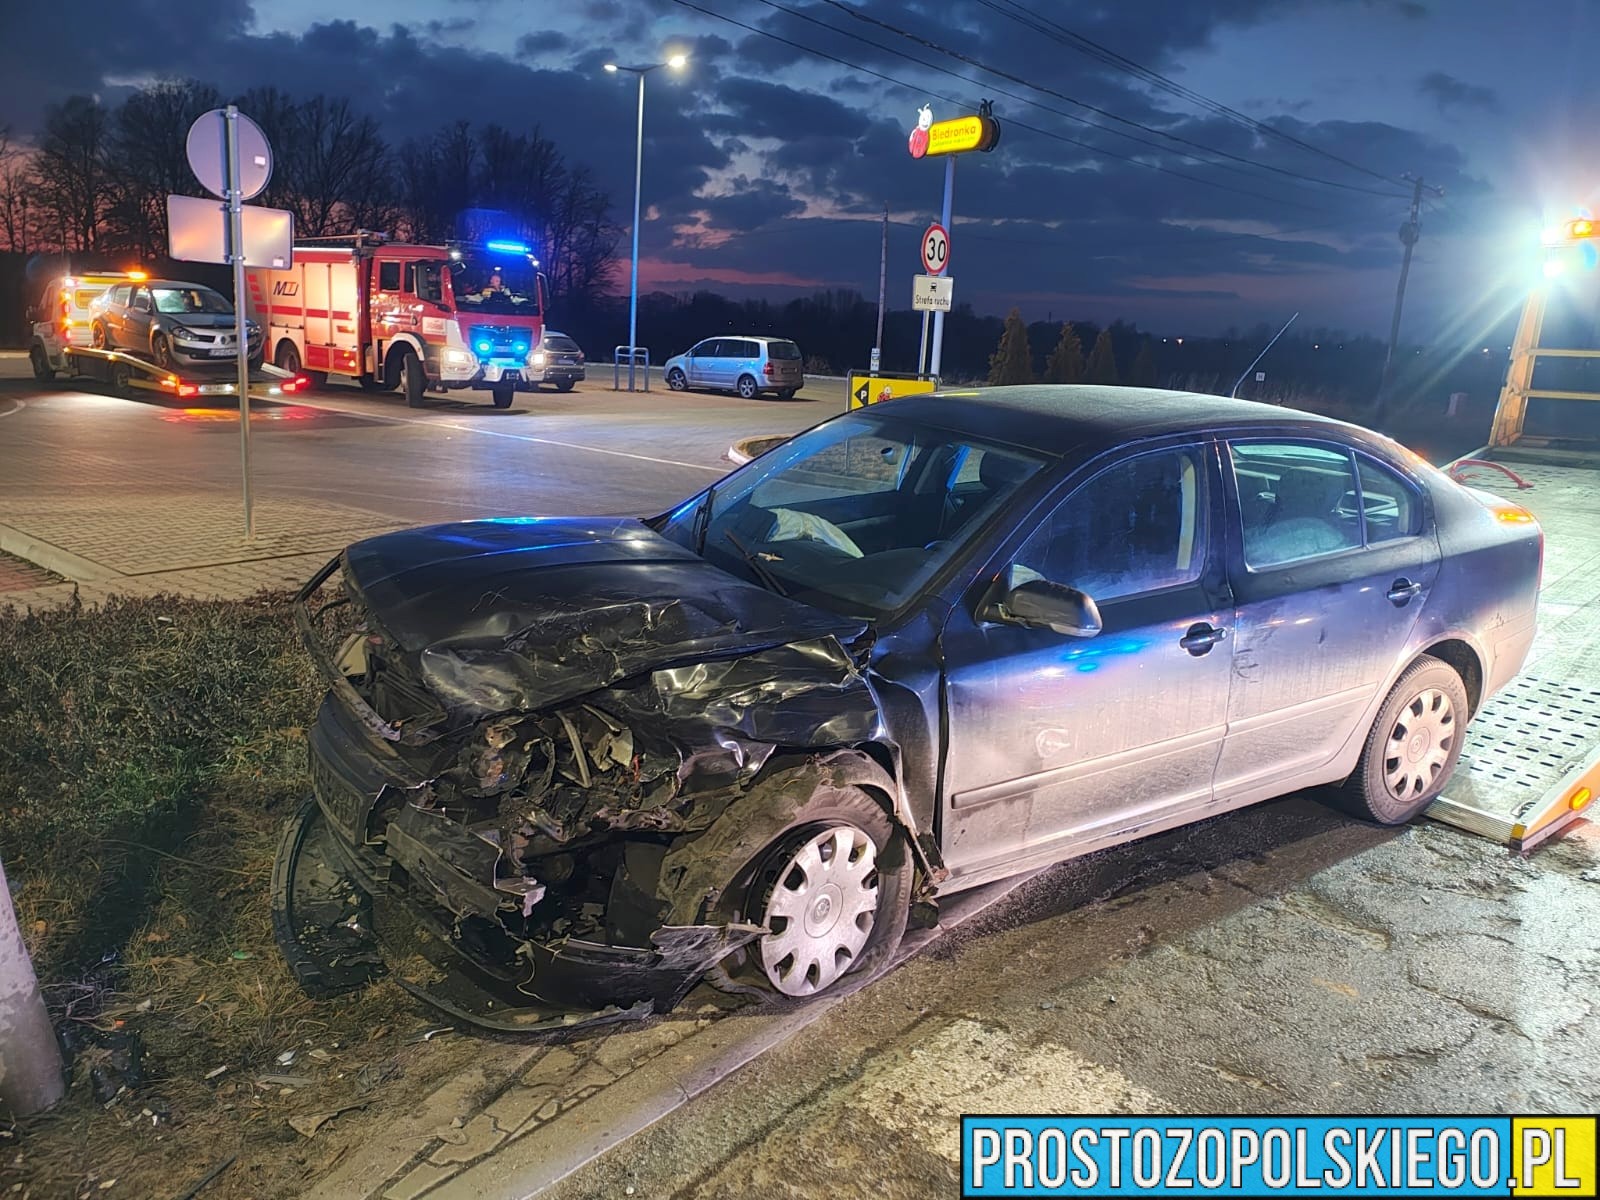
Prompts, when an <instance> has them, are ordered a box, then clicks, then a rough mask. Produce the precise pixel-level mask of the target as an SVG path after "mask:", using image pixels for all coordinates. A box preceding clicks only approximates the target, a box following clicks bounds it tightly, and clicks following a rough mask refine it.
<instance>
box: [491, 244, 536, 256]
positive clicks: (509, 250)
mask: <svg viewBox="0 0 1600 1200" xmlns="http://www.w3.org/2000/svg"><path fill="white" fill-rule="evenodd" d="M484 245H485V246H486V247H487V248H488V249H490V250H495V251H498V252H499V253H501V254H527V253H528V248H527V247H526V246H524V245H523V244H522V243H521V242H485V243H484Z"/></svg>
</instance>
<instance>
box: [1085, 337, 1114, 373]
mask: <svg viewBox="0 0 1600 1200" xmlns="http://www.w3.org/2000/svg"><path fill="white" fill-rule="evenodd" d="M1088 378H1089V382H1090V383H1107V384H1115V383H1116V382H1117V352H1116V350H1114V349H1113V348H1112V346H1111V331H1110V330H1109V329H1102V330H1101V331H1100V336H1099V337H1097V338H1095V340H1094V349H1093V350H1092V351H1091V352H1090V354H1089V368H1088Z"/></svg>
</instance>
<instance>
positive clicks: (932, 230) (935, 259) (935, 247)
mask: <svg viewBox="0 0 1600 1200" xmlns="http://www.w3.org/2000/svg"><path fill="white" fill-rule="evenodd" d="M949 265H950V234H949V232H948V231H947V230H946V229H945V227H944V226H943V225H940V224H939V223H938V222H937V221H935V222H934V223H933V224H932V225H929V226H928V230H927V232H926V233H924V234H923V235H922V269H923V270H924V271H926V272H927V273H928V274H929V275H943V274H944V271H945V268H946V267H948V266H949Z"/></svg>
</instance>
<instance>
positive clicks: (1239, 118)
mask: <svg viewBox="0 0 1600 1200" xmlns="http://www.w3.org/2000/svg"><path fill="white" fill-rule="evenodd" d="M978 3H979V4H981V5H983V7H985V8H987V9H990V10H991V11H993V12H997V13H999V14H1000V15H1001V16H1005V17H1009V18H1010V19H1011V20H1013V21H1016V22H1017V23H1018V24H1020V25H1023V26H1026V27H1027V28H1030V29H1032V30H1034V31H1035V32H1036V33H1042V34H1044V35H1045V36H1047V37H1050V38H1053V39H1054V40H1056V41H1057V42H1060V43H1062V44H1063V45H1066V46H1068V47H1070V48H1071V49H1074V50H1076V51H1078V52H1079V53H1080V54H1087V55H1088V56H1089V57H1090V58H1093V59H1096V60H1097V61H1099V62H1102V63H1104V64H1106V65H1107V66H1110V67H1114V68H1115V69H1117V70H1119V71H1123V72H1125V73H1126V74H1130V75H1133V76H1134V77H1136V78H1138V79H1142V80H1143V81H1145V82H1146V83H1149V84H1151V85H1152V86H1154V87H1158V88H1160V89H1161V90H1162V91H1165V92H1169V93H1171V94H1172V95H1175V96H1179V97H1181V98H1183V99H1185V100H1188V101H1190V102H1191V103H1194V104H1198V105H1200V106H1201V107H1202V108H1205V109H1206V110H1207V111H1209V112H1212V113H1215V114H1216V115H1217V116H1221V117H1225V118H1227V119H1228V120H1230V121H1234V122H1235V123H1237V124H1240V125H1244V126H1246V127H1247V128H1250V129H1253V130H1255V131H1256V132H1258V133H1262V134H1265V135H1266V136H1268V137H1274V138H1277V139H1279V140H1280V141H1284V142H1287V143H1289V144H1290V145H1293V146H1297V147H1299V148H1300V149H1302V150H1306V151H1309V152H1310V153H1312V154H1316V155H1320V156H1321V157H1323V158H1326V159H1328V160H1329V161H1330V162H1336V163H1338V164H1339V165H1341V166H1344V167H1348V168H1349V169H1350V170H1352V171H1358V172H1360V173H1361V174H1363V175H1369V176H1371V177H1372V178H1373V179H1379V180H1382V181H1383V182H1384V183H1390V184H1392V183H1395V182H1397V181H1396V180H1395V179H1394V178H1393V177H1391V176H1388V175H1385V174H1383V173H1382V172H1381V171H1375V170H1373V169H1372V168H1370V167H1366V166H1363V165H1362V164H1360V163H1358V162H1352V161H1351V160H1350V159H1348V158H1345V157H1343V156H1342V155H1338V154H1334V153H1333V152H1332V151H1329V150H1324V149H1323V148H1322V147H1320V146H1315V145H1312V144H1311V143H1310V142H1307V141H1304V140H1303V139H1301V138H1297V137H1295V136H1294V135H1293V134H1292V133H1285V132H1284V131H1283V130H1281V129H1279V128H1277V127H1276V126H1275V125H1268V124H1267V123H1266V122H1265V121H1258V120H1256V118H1254V117H1252V116H1248V115H1246V114H1245V113H1242V112H1239V111H1238V110H1236V109H1233V108H1230V107H1228V106H1227V105H1226V104H1223V103H1221V102H1219V101H1216V100H1212V99H1211V98H1210V97H1208V96H1203V95H1201V94H1200V93H1199V92H1197V91H1195V90H1194V89H1193V88H1190V87H1187V86H1186V85H1184V84H1181V83H1179V82H1178V81H1177V80H1175V79H1171V78H1169V77H1167V76H1166V75H1163V74H1162V73H1161V72H1159V71H1155V70H1152V69H1151V68H1149V67H1146V66H1143V65H1141V64H1140V63H1137V62H1134V61H1133V60H1132V59H1131V58H1127V57H1125V56H1124V55H1121V54H1118V53H1117V52H1116V51H1115V50H1112V49H1111V48H1110V47H1108V46H1104V45H1101V44H1100V43H1099V42H1097V41H1095V40H1094V39H1093V38H1090V37H1086V36H1085V35H1083V34H1081V33H1077V32H1075V31H1073V30H1071V29H1069V28H1067V27H1066V26H1065V25H1062V24H1061V23H1059V22H1057V21H1053V20H1051V19H1050V18H1049V17H1046V16H1044V15H1043V14H1042V13H1039V12H1036V11H1034V10H1033V9H1031V8H1027V7H1025V6H1024V5H1022V4H1020V3H1018V2H1017V0H1003V3H1004V4H1005V7H1004V8H1002V7H1001V6H1000V5H999V4H996V3H995V0H978ZM1019 14H1020V15H1019Z"/></svg>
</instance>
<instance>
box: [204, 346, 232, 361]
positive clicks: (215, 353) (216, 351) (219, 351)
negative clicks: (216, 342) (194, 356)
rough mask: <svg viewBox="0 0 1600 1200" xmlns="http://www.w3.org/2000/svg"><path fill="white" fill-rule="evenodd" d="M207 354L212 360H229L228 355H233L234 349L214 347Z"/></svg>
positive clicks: (230, 347)
mask: <svg viewBox="0 0 1600 1200" xmlns="http://www.w3.org/2000/svg"><path fill="white" fill-rule="evenodd" d="M206 353H207V354H209V355H211V357H212V358H227V357H228V355H230V354H232V353H233V347H232V346H213V347H212V348H211V349H210V350H208V351H206Z"/></svg>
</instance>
